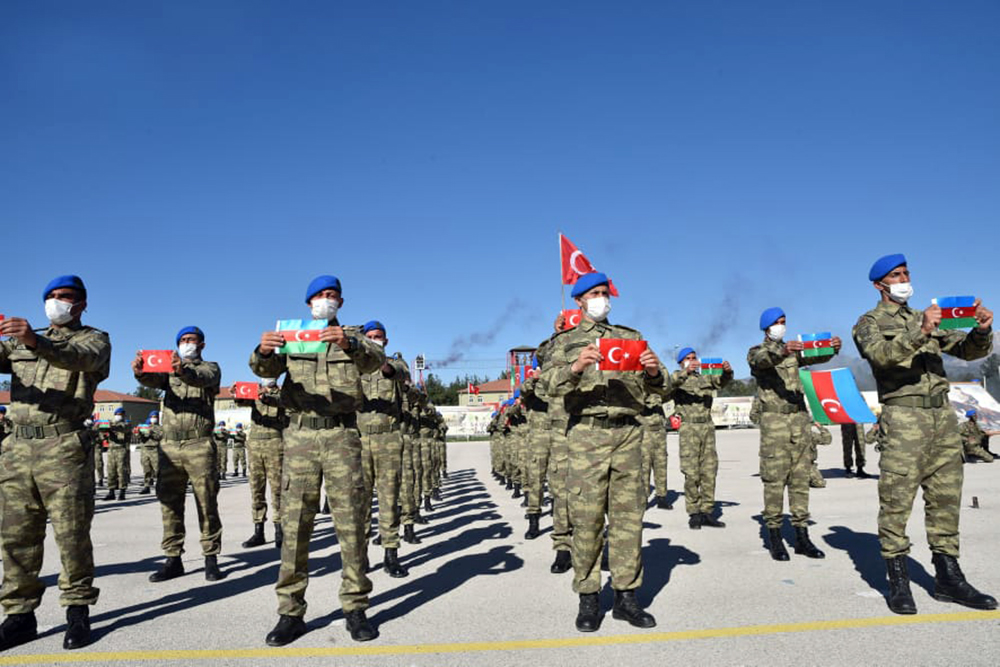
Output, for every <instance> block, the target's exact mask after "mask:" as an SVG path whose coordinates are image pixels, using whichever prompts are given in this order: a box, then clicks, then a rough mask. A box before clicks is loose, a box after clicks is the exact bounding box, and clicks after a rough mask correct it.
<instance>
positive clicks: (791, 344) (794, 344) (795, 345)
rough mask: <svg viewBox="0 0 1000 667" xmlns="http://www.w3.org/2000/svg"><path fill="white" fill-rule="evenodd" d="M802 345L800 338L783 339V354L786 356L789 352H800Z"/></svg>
mask: <svg viewBox="0 0 1000 667" xmlns="http://www.w3.org/2000/svg"><path fill="white" fill-rule="evenodd" d="M803 347H805V346H804V345H802V341H800V340H789V341H785V356H786V357H787V356H788V355H790V354H795V353H796V352H801V351H802V349H803Z"/></svg>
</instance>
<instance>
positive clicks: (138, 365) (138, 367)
mask: <svg viewBox="0 0 1000 667" xmlns="http://www.w3.org/2000/svg"><path fill="white" fill-rule="evenodd" d="M132 372H133V373H135V374H136V375H138V374H139V373H142V350H136V351H135V358H133V359H132Z"/></svg>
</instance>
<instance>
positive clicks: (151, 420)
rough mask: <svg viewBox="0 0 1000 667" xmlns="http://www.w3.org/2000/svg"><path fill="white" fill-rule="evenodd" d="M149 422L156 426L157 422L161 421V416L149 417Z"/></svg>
mask: <svg viewBox="0 0 1000 667" xmlns="http://www.w3.org/2000/svg"><path fill="white" fill-rule="evenodd" d="M149 423H150V424H153V425H154V426H155V425H156V424H159V423H160V418H159V417H150V418H149Z"/></svg>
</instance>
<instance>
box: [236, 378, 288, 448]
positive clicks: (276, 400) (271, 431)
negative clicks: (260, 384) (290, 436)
mask: <svg viewBox="0 0 1000 667" xmlns="http://www.w3.org/2000/svg"><path fill="white" fill-rule="evenodd" d="M236 405H239V406H242V407H248V408H250V423H251V424H253V428H252V429H250V434H249V435H248V436H247V439H248V440H250V441H251V442H253V441H256V440H271V439H273V438H280V437H281V432H282V431H284V430H285V426H287V425H288V417H287V416H286V415H285V409H284V408H283V407H281V394H280V392H279V391H278V389H277V388H275V389H262V390H261V391H260V394H259V396H258V397H257V398H252V399H247V398H240V399H236Z"/></svg>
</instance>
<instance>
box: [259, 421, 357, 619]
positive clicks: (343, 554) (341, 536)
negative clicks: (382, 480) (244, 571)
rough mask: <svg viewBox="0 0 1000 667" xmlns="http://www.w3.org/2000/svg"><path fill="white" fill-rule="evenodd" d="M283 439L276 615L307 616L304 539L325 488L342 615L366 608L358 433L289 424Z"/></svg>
mask: <svg viewBox="0 0 1000 667" xmlns="http://www.w3.org/2000/svg"><path fill="white" fill-rule="evenodd" d="M284 439H285V459H284V462H283V465H282V471H281V479H282V488H281V527H282V529H283V531H284V535H285V537H284V542H283V543H282V545H281V567H280V568H279V569H278V583H277V585H276V586H275V591H276V592H277V594H278V613H279V614H282V615H288V616H304V615H305V613H306V606H307V605H306V587H307V586H308V585H309V540H310V539H311V537H312V533H313V526H314V524H315V519H316V513H317V512H318V511H319V495H320V487H322V486H324V485H325V487H326V497H327V499H328V500H329V501H330V512H331V514H332V515H333V524H334V526H336V529H337V541H338V542H339V544H340V561H341V569H340V574H341V585H340V606H341V607H342V608H343V610H344V611H345V612H347V611H353V610H355V609H367V608H368V594H369V593H370V592H371V590H372V582H371V580H369V579H368V575H366V574H365V571H366V570H367V568H368V557H367V556H368V538H367V536H366V533H365V531H364V530H363V529H362V526H361V519H362V512H361V502H362V495H363V491H364V475H363V473H362V471H361V434H360V433H359V432H358V429H357V428H355V427H336V428H330V429H317V430H312V429H305V428H301V427H297V426H294V425H292V426H290V427H288V428H286V429H285V431H284Z"/></svg>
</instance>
